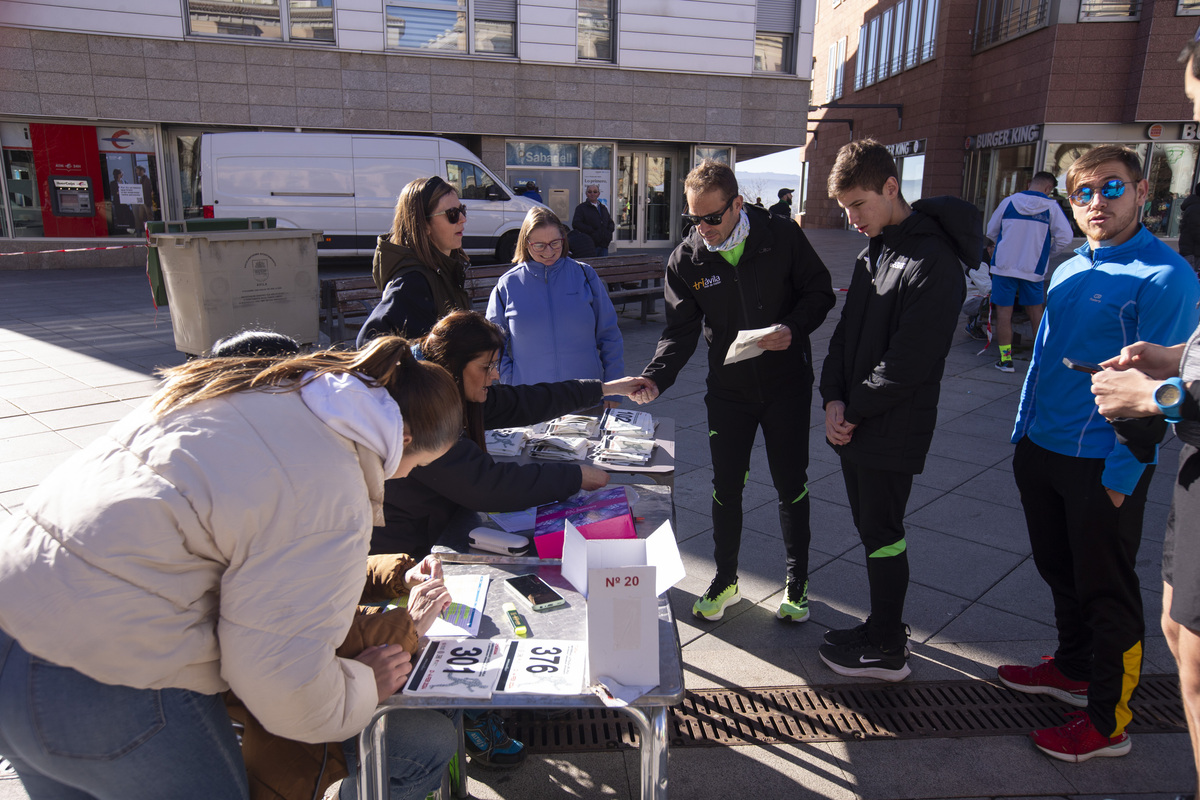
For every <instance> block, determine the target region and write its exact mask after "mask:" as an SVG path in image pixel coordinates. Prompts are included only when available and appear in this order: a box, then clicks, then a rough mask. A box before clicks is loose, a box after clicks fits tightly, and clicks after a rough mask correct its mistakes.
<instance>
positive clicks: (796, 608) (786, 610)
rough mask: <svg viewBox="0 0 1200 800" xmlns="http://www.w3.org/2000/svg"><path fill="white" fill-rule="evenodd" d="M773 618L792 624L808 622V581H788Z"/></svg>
mask: <svg viewBox="0 0 1200 800" xmlns="http://www.w3.org/2000/svg"><path fill="white" fill-rule="evenodd" d="M775 616H777V617H779V618H780V619H787V620H791V621H792V622H807V621H808V581H807V580H805V581H797V580H791V579H788V582H787V589H786V590H785V591H784V594H783V601H782V602H781V603H780V604H779V610H778V611H776V612H775Z"/></svg>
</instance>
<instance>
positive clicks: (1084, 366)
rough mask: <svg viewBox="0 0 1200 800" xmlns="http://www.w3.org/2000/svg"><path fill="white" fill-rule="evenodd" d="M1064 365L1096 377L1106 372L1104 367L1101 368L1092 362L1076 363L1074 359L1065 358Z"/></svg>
mask: <svg viewBox="0 0 1200 800" xmlns="http://www.w3.org/2000/svg"><path fill="white" fill-rule="evenodd" d="M1063 364H1064V365H1065V366H1066V368H1067V369H1073V370H1077V371H1079V372H1086V373H1087V374H1089V375H1095V374H1096V373H1097V372H1103V371H1104V367H1102V366H1100V365H1099V364H1093V363H1091V362H1090V361H1076V360H1075V359H1073V358H1064V359H1063Z"/></svg>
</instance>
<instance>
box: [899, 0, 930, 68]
mask: <svg viewBox="0 0 1200 800" xmlns="http://www.w3.org/2000/svg"><path fill="white" fill-rule="evenodd" d="M926 1H927V0H926ZM923 7H924V4H923V3H922V2H921V0H909V6H908V43H907V45H906V46H905V48H904V68H905V69H912V68H913V67H915V66H916V65H917V64H918V63H919V58H918V56H919V54H920V51H921V46H920V44H921V10H922V8H923Z"/></svg>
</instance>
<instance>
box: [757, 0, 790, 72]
mask: <svg viewBox="0 0 1200 800" xmlns="http://www.w3.org/2000/svg"><path fill="white" fill-rule="evenodd" d="M755 20H756V22H755V25H756V30H757V32H756V34H755V36H754V69H755V70H756V71H757V72H781V73H792V72H795V71H796V65H795V51H796V44H795V42H796V0H758V10H757V14H756V17H755Z"/></svg>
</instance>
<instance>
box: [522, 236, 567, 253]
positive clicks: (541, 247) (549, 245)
mask: <svg viewBox="0 0 1200 800" xmlns="http://www.w3.org/2000/svg"><path fill="white" fill-rule="evenodd" d="M562 246H563V240H562V239H555V240H554V241H553V242H530V243H529V249H530V250H532V251H533V252H535V253H544V252H546V251H547V250H550V251H554V250H561V249H562Z"/></svg>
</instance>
